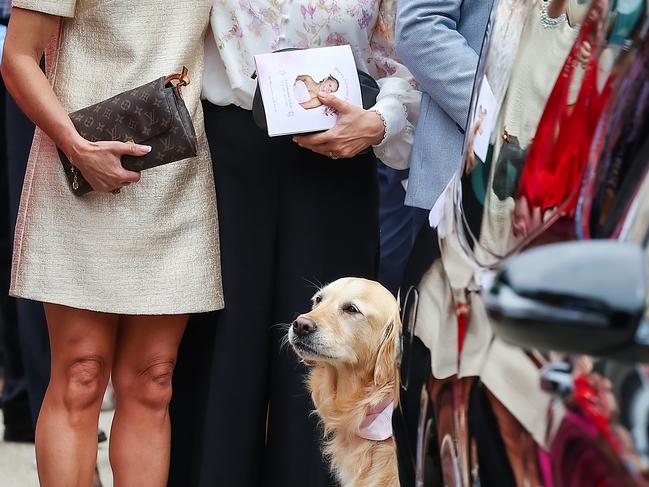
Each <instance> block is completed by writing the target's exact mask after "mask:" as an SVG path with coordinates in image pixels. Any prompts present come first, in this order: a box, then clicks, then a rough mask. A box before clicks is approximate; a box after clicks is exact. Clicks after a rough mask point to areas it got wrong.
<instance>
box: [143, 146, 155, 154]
mask: <svg viewBox="0 0 649 487" xmlns="http://www.w3.org/2000/svg"><path fill="white" fill-rule="evenodd" d="M140 147H142V149H144V150H145V151H147V153H149V152H151V149H153V147H151V146H150V145H142V146H140Z"/></svg>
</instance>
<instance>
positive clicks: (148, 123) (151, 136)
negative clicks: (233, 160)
mask: <svg viewBox="0 0 649 487" xmlns="http://www.w3.org/2000/svg"><path fill="white" fill-rule="evenodd" d="M188 84H189V77H188V76H187V68H185V67H183V70H182V72H181V73H175V74H171V75H169V76H166V77H163V78H159V79H157V80H155V81H152V82H150V83H147V84H145V85H142V86H140V87H139V88H135V89H133V90H130V91H126V92H124V93H120V94H119V95H116V96H114V97H112V98H109V99H108V100H104V101H102V102H100V103H97V104H96V105H92V106H90V107H87V108H82V109H81V110H78V111H76V112H73V113H71V114H70V118H71V119H72V123H73V124H74V126H75V127H76V129H77V130H78V131H79V134H80V135H81V136H82V137H83V138H84V139H86V140H89V141H91V142H98V141H105V140H117V141H121V142H131V143H136V144H145V145H149V146H151V152H150V153H149V154H147V155H145V156H142V157H134V156H124V157H122V166H124V168H125V169H128V170H130V171H138V172H139V171H143V170H145V169H151V168H152V167H157V166H162V165H164V164H169V163H170V162H175V161H179V160H182V159H187V158H188V157H195V156H196V153H197V145H196V132H195V131H194V125H193V124H192V120H191V117H190V116H189V112H188V111H187V107H186V106H185V102H184V101H183V99H182V94H181V91H180V90H181V88H182V87H183V86H187V85H188ZM59 157H60V158H61V163H62V164H63V169H64V170H65V174H66V176H67V179H68V181H69V183H70V188H71V189H72V192H73V193H74V194H76V195H77V196H83V195H84V194H87V193H89V192H90V191H92V187H91V186H90V184H89V183H88V182H87V181H86V180H85V179H84V178H83V175H82V174H81V173H80V172H79V170H78V169H77V168H76V167H75V166H74V165H73V164H72V163H71V162H70V160H69V159H68V158H67V156H66V155H65V154H64V153H63V151H61V150H60V149H59Z"/></svg>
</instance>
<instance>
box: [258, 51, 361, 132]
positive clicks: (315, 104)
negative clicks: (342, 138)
mask: <svg viewBox="0 0 649 487" xmlns="http://www.w3.org/2000/svg"><path fill="white" fill-rule="evenodd" d="M255 63H256V64H257V81H258V83H259V89H260V91H261V97H262V99H263V101H264V108H265V111H266V122H267V124H268V135H269V136H271V137H276V136H280V135H292V134H300V133H308V132H318V131H322V130H328V129H330V128H332V127H333V126H334V125H335V124H336V118H337V114H336V111H335V110H333V109H332V108H330V107H327V106H326V105H323V104H322V102H321V101H320V99H319V98H318V93H320V92H321V91H323V92H327V93H330V94H332V95H334V96H336V97H338V98H340V99H342V100H345V101H346V102H348V103H351V104H353V105H356V106H358V107H362V106H363V101H362V97H361V87H360V82H359V80H358V72H357V71H356V63H355V62H354V55H353V54H352V50H351V48H350V47H349V46H335V47H321V48H315V49H300V50H295V51H284V52H275V53H271V54H260V55H258V56H255Z"/></svg>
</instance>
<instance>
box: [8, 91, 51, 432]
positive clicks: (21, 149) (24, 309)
mask: <svg viewBox="0 0 649 487" xmlns="http://www.w3.org/2000/svg"><path fill="white" fill-rule="evenodd" d="M6 118H7V127H6V134H7V164H8V171H9V197H10V215H11V228H12V229H13V228H14V227H15V224H16V216H17V215H18V206H19V204H20V193H21V191H22V187H23V180H24V179H25V169H26V167H27V160H28V159H29V151H30V149H31V145H32V139H33V137H34V124H33V123H32V122H31V121H30V120H29V119H28V118H27V117H26V116H25V115H24V114H23V112H22V111H21V110H20V108H18V105H16V102H15V101H14V100H13V99H12V98H11V97H10V96H9V95H7V98H6ZM16 306H17V313H18V323H19V326H18V329H19V338H20V348H21V351H22V354H23V361H24V366H25V380H26V385H27V390H28V393H29V402H30V407H31V414H32V419H33V421H34V424H36V419H37V418H38V412H39V411H40V408H41V403H42V402H43V397H44V396H45V390H46V389H47V384H48V382H49V380H50V345H49V339H48V334H47V324H46V321H45V312H44V311H43V305H42V304H41V303H36V302H34V301H27V300H17V304H16Z"/></svg>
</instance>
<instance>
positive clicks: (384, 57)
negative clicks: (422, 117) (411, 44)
mask: <svg viewBox="0 0 649 487" xmlns="http://www.w3.org/2000/svg"><path fill="white" fill-rule="evenodd" d="M395 20H396V0H215V1H214V5H213V7H212V14H211V30H212V35H208V36H207V39H206V60H205V68H206V73H205V79H204V83H203V96H204V97H205V98H206V99H207V100H209V101H210V102H212V103H214V104H216V105H230V104H234V105H237V106H240V107H242V108H245V109H247V110H250V109H251V107H252V98H253V95H254V92H255V88H256V81H255V80H253V79H252V78H251V75H252V74H253V73H254V71H255V62H254V58H253V57H254V56H255V55H256V54H263V53H267V52H272V51H276V50H278V49H285V48H289V47H300V48H307V47H324V46H336V45H342V44H349V45H350V46H351V48H352V51H353V52H354V57H355V59H356V64H357V67H358V68H359V69H360V70H362V71H365V72H367V73H369V74H370V75H372V76H373V77H374V78H375V79H376V80H377V82H378V84H379V86H380V87H381V91H380V93H379V96H378V100H377V103H376V105H375V106H374V107H373V108H372V109H373V110H376V111H377V112H379V113H380V114H381V116H382V117H383V119H384V120H385V123H386V136H385V138H384V139H383V141H382V142H381V143H380V144H379V145H377V146H375V147H374V152H375V154H376V156H377V157H378V158H379V159H381V160H382V161H383V162H384V163H386V164H388V165H389V166H393V167H397V168H404V167H407V165H408V163H409V159H410V151H411V147H412V141H413V136H414V125H415V124H416V120H417V116H418V113H419V104H420V100H421V93H420V92H419V91H418V90H417V88H416V83H415V81H414V79H413V77H412V75H411V74H410V72H409V71H408V70H407V69H406V68H405V66H403V65H402V64H401V63H400V61H399V60H398V58H397V56H396V54H395V51H394V25H395Z"/></svg>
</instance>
